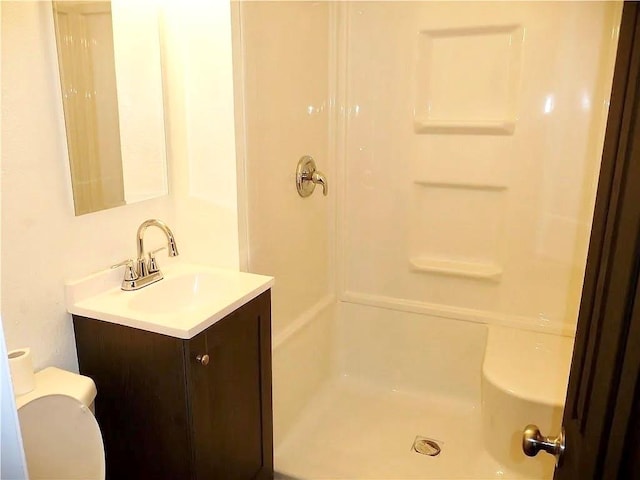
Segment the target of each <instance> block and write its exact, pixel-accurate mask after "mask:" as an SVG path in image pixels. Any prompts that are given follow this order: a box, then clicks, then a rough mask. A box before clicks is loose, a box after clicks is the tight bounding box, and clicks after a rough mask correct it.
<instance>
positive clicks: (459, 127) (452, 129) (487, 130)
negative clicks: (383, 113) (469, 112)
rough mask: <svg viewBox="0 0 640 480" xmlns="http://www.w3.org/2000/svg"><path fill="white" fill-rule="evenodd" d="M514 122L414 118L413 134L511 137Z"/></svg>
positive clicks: (514, 126)
mask: <svg viewBox="0 0 640 480" xmlns="http://www.w3.org/2000/svg"><path fill="white" fill-rule="evenodd" d="M515 128H516V122H515V121H511V120H439V119H434V118H429V117H424V116H416V117H415V119H414V121H413V130H414V132H415V133H441V134H442V133H444V134H467V135H469V134H470V135H513V132H514V131H515Z"/></svg>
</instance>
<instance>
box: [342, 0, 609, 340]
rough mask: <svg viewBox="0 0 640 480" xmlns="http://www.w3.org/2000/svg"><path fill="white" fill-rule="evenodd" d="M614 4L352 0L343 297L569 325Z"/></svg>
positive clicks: (605, 93)
mask: <svg viewBox="0 0 640 480" xmlns="http://www.w3.org/2000/svg"><path fill="white" fill-rule="evenodd" d="M619 12H620V5H619V4H616V3H609V2H603V3H598V2H558V3H554V2H526V3H525V2H498V3H492V2H469V3H465V2H393V1H387V2H349V3H347V4H343V5H342V10H341V18H343V23H342V26H341V30H340V32H341V35H343V36H344V38H345V39H346V41H345V42H342V44H343V45H344V47H343V48H342V50H341V51H340V54H341V62H340V65H341V67H340V68H341V69H342V70H339V78H342V79H343V82H342V90H341V91H339V92H340V95H341V98H340V97H339V101H338V103H339V104H343V105H344V106H345V114H346V130H345V132H346V135H345V137H344V139H343V140H344V141H343V143H344V151H343V155H342V159H341V160H342V161H341V162H340V165H342V167H341V171H340V172H339V175H341V177H342V178H344V182H343V183H342V185H341V189H340V191H339V194H338V195H339V197H338V212H339V246H340V247H339V248H340V250H339V257H338V266H339V271H340V274H339V291H340V298H341V299H342V300H345V301H347V302H352V303H360V304H365V305H374V306H381V307H386V308H393V309H399V310H405V311H410V312H419V313H428V314H433V315H438V316H446V317H450V318H458V319H464V320H473V321H481V322H485V323H500V324H510V325H515V326H521V327H524V328H531V329H541V330H544V331H550V332H556V333H563V334H571V333H572V331H573V330H574V329H575V323H576V319H577V309H578V306H579V298H580V290H581V286H582V276H583V271H584V264H585V258H586V252H587V247H588V239H589V231H590V227H591V215H592V209H593V202H594V198H595V188H596V183H597V176H598V169H599V162H600V155H601V149H602V140H603V135H604V126H605V122H606V108H607V105H608V98H609V91H610V84H611V73H610V72H611V71H612V65H613V60H614V55H615V47H616V38H617V37H616V36H615V35H614V34H615V29H616V28H617V24H618V21H617V20H618V15H619Z"/></svg>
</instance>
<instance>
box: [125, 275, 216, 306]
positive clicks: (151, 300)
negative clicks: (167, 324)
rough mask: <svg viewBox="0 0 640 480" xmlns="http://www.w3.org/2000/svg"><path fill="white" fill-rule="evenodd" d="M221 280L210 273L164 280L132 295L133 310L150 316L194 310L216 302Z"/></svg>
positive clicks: (130, 303)
mask: <svg viewBox="0 0 640 480" xmlns="http://www.w3.org/2000/svg"><path fill="white" fill-rule="evenodd" d="M220 287H221V286H220V279H219V278H217V277H215V276H214V275H211V274H210V273H206V272H197V273H195V272H194V273H187V274H184V275H179V276H175V277H169V278H164V279H162V280H161V281H160V282H158V283H155V284H153V285H150V286H149V287H145V288H143V289H141V290H140V291H139V292H137V295H134V296H132V298H131V300H130V301H129V307H131V308H132V309H133V310H138V311H140V312H146V313H154V314H157V313H160V314H161V313H167V312H173V313H182V312H187V311H194V310H197V309H199V308H202V307H203V306H206V304H207V303H210V302H211V301H212V300H214V298H215V296H216V295H217V294H218V292H219V290H220Z"/></svg>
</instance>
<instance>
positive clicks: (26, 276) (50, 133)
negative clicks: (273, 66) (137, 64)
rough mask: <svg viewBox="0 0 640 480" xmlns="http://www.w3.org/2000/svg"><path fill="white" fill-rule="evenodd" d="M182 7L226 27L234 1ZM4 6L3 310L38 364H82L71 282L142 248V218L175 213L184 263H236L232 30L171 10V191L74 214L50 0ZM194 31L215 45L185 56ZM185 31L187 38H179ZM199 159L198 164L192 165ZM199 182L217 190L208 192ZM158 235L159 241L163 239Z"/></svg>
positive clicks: (12, 341)
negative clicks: (138, 240) (193, 21)
mask: <svg viewBox="0 0 640 480" xmlns="http://www.w3.org/2000/svg"><path fill="white" fill-rule="evenodd" d="M181 5H182V7H183V9H184V10H185V11H189V12H190V15H192V16H198V11H199V12H200V15H201V17H202V18H203V22H204V20H206V19H213V18H215V19H216V21H217V22H219V23H222V24H224V22H225V18H226V24H229V6H228V5H227V4H226V2H220V3H218V2H216V3H215V4H213V5H201V4H199V3H198V2H192V3H191V4H190V5H189V4H186V2H181ZM1 8H2V184H1V193H2V297H3V303H2V318H3V324H4V330H5V337H6V341H7V347H8V349H13V348H17V347H20V346H30V347H31V348H32V350H33V355H34V363H35V366H36V368H42V367H44V366H47V365H56V366H59V367H62V368H68V369H71V370H75V369H76V368H77V360H76V354H75V346H74V339H73V330H72V323H71V318H70V316H69V315H68V314H67V313H66V310H65V306H64V298H63V285H64V281H65V280H66V279H70V278H75V277H79V276H83V275H86V274H88V273H90V272H93V271H96V270H100V269H103V268H105V267H108V266H109V265H111V264H113V263H115V262H117V261H120V260H122V259H124V258H127V257H131V256H133V255H134V254H135V232H136V228H137V226H138V225H139V224H140V223H141V222H142V221H143V220H145V219H147V218H161V219H163V220H166V221H167V222H168V223H169V225H170V226H172V227H173V230H174V233H175V234H176V237H177V240H178V244H179V247H180V252H181V255H182V257H183V258H184V259H187V260H188V259H192V260H193V259H199V260H202V261H204V262H206V263H209V264H214V265H220V266H228V267H237V266H238V247H237V213H236V211H237V207H236V192H235V184H236V163H235V150H234V145H235V142H234V137H233V101H232V90H231V84H232V80H231V78H232V69H231V59H230V55H231V54H230V52H231V46H230V45H231V37H230V32H229V28H230V27H227V29H226V30H225V29H224V28H223V29H210V30H208V31H205V30H204V28H202V25H200V28H195V29H194V30H193V31H190V30H189V29H187V28H185V23H184V22H182V20H184V18H177V17H176V16H175V15H171V14H169V15H167V18H168V19H166V21H167V23H169V26H166V30H167V35H166V36H165V38H164V47H165V53H166V58H165V65H164V69H165V72H164V74H165V82H167V84H168V87H167V91H166V95H167V98H166V99H165V102H166V103H167V127H168V143H169V145H168V146H169V164H170V172H169V173H170V182H171V183H170V191H171V194H170V196H165V197H162V198H159V199H155V200H149V201H145V202H141V203H138V204H134V205H128V206H123V207H119V208H115V209H111V210H106V211H103V212H96V213H93V214H89V215H84V216H81V217H75V216H74V213H73V203H72V194H71V185H70V179H69V167H68V164H67V152H66V143H65V132H64V123H63V113H62V103H61V100H60V85H59V78H58V72H57V64H56V54H55V42H54V36H53V35H54V34H53V23H52V17H51V5H50V4H49V3H47V2H2V4H1ZM198 9H199V10H198ZM196 34H198V35H204V36H205V37H204V39H205V40H206V43H205V44H201V45H202V48H201V49H195V50H192V52H191V55H190V56H189V57H186V56H182V57H181V54H182V53H183V49H184V48H187V47H188V46H189V44H192V45H191V46H192V47H193V44H194V43H199V40H202V37H201V38H194V36H195V35H196ZM177 38H181V39H182V41H183V42H184V43H179V44H177V43H178V42H177ZM207 51H208V52H209V54H212V55H214V56H215V54H216V52H223V53H224V55H222V56H221V57H220V58H218V59H217V60H216V62H217V63H216V64H215V65H213V66H208V68H206V69H204V70H201V69H200V65H199V64H198V62H199V61H200V59H202V58H203V57H204V56H205V54H206V53H207ZM225 52H226V53H225ZM196 80H197V81H196ZM194 89H199V90H195V91H194ZM196 98H197V99H199V102H200V103H199V104H197V105H196V103H197V102H196V101H195V99H196ZM196 107H197V108H196ZM213 119H215V121H213ZM190 127H191V128H190ZM195 161H198V162H200V164H199V165H196V166H193V163H194V162H195ZM202 164H204V165H202ZM202 185H208V186H209V187H210V189H211V192H207V191H204V192H203V188H202ZM156 238H157V237H154V238H153V239H152V240H151V242H150V243H154V242H159V241H160V240H159V239H156ZM151 246H153V245H151ZM162 261H163V259H160V262H162ZM161 265H162V263H161Z"/></svg>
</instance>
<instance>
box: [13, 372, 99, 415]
mask: <svg viewBox="0 0 640 480" xmlns="http://www.w3.org/2000/svg"><path fill="white" fill-rule="evenodd" d="M96 393H97V390H96V384H95V383H94V381H93V380H92V379H90V378H89V377H85V376H84V375H79V374H77V373H72V372H68V371H66V370H61V369H59V368H56V367H47V368H45V369H43V370H40V371H39V372H38V373H36V374H35V388H34V389H33V390H31V391H30V392H28V393H25V394H24V395H18V396H17V397H16V407H17V408H18V409H19V408H20V407H22V406H24V405H26V404H27V403H29V402H31V401H33V400H35V399H37V398H40V397H43V396H45V395H54V394H57V395H68V396H70V397H73V398H75V399H76V400H78V401H80V402H81V403H82V404H84V405H86V406H87V407H89V408H90V409H91V411H92V412H93V401H94V400H95V398H96Z"/></svg>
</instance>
